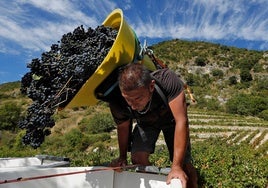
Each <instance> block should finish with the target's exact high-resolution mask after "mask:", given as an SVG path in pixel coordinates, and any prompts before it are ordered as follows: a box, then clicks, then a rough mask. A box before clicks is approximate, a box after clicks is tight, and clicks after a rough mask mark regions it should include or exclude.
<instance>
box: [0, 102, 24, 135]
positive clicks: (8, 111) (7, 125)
mask: <svg viewBox="0 0 268 188" xmlns="http://www.w3.org/2000/svg"><path fill="white" fill-rule="evenodd" d="M21 113H22V108H21V107H20V106H19V105H17V104H16V103H14V102H10V103H6V104H4V105H3V106H0V119H1V121H0V129H2V130H11V131H15V130H16V128H17V125H18V122H19V121H20V118H21Z"/></svg>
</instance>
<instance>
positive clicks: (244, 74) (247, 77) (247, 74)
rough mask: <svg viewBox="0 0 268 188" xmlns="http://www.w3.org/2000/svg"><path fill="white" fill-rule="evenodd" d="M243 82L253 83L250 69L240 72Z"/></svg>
mask: <svg viewBox="0 0 268 188" xmlns="http://www.w3.org/2000/svg"><path fill="white" fill-rule="evenodd" d="M240 78H241V82H250V81H252V76H251V74H250V72H249V70H248V69H241V71H240Z"/></svg>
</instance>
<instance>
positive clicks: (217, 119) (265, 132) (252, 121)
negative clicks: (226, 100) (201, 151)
mask: <svg viewBox="0 0 268 188" xmlns="http://www.w3.org/2000/svg"><path fill="white" fill-rule="evenodd" d="M189 120H190V133H191V140H192V142H195V141H201V140H206V139H208V138H211V137H217V138H219V139H224V140H226V142H227V143H228V144H241V143H242V142H243V143H248V144H249V145H251V146H252V147H253V148H255V149H257V150H258V149H260V148H263V149H264V152H265V153H266V154H268V122H267V121H263V120H261V119H258V118H256V117H242V116H234V115H228V114H225V113H219V112H204V111H200V112H199V111H195V110H190V111H189ZM262 152H263V151H262Z"/></svg>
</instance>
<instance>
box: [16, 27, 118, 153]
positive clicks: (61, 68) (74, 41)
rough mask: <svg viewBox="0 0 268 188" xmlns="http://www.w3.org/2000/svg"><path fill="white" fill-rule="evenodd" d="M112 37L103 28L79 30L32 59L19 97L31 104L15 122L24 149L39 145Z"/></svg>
mask: <svg viewBox="0 0 268 188" xmlns="http://www.w3.org/2000/svg"><path fill="white" fill-rule="evenodd" d="M116 36H117V30H114V29H112V28H110V27H105V26H103V25H101V26H98V27H97V28H96V29H92V28H88V30H87V31H85V29H84V28H83V26H79V27H77V28H76V29H75V30H74V31H73V32H70V33H67V34H64V35H63V36H62V38H61V40H60V41H59V42H58V44H53V45H52V46H51V49H50V51H48V52H44V53H42V55H41V58H35V59H32V61H31V63H29V64H28V65H27V68H29V69H30V71H29V72H28V73H26V74H25V75H24V76H23V77H22V79H21V93H22V94H26V95H27V96H28V97H29V98H31V99H32V100H33V103H32V104H31V105H30V106H29V107H28V109H27V114H26V116H25V117H24V119H23V120H22V121H20V122H19V127H20V128H21V129H26V134H25V135H24V136H23V139H22V142H23V143H24V144H25V145H31V146H32V147H33V148H37V147H39V146H40V145H41V144H42V143H43V141H44V139H45V136H47V135H49V134H50V128H52V127H53V126H54V125H55V122H54V120H53V117H52V116H53V114H54V113H55V111H56V109H57V108H59V107H65V106H66V105H67V104H68V103H69V102H70V101H71V100H72V98H73V97H74V96H75V94H76V93H77V92H78V91H79V89H80V88H81V87H82V85H83V84H84V83H85V82H86V80H88V78H89V77H90V76H91V75H92V74H93V73H94V72H95V70H96V69H97V68H98V66H99V65H100V64H101V63H102V61H103V60H104V58H105V57H106V55H107V54H108V52H109V50H110V49H111V47H112V45H113V43H114V41H115V38H116Z"/></svg>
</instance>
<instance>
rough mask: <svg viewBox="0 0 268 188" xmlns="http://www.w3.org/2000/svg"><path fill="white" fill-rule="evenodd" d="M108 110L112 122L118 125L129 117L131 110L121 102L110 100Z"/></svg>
mask: <svg viewBox="0 0 268 188" xmlns="http://www.w3.org/2000/svg"><path fill="white" fill-rule="evenodd" d="M109 107H110V111H111V114H112V116H113V119H114V122H115V123H116V124H117V125H119V124H121V123H123V122H125V121H127V120H129V119H130V118H131V112H130V110H129V109H128V107H127V105H122V104H121V102H119V101H116V102H110V103H109Z"/></svg>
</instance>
